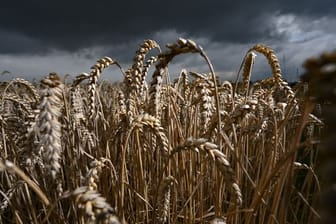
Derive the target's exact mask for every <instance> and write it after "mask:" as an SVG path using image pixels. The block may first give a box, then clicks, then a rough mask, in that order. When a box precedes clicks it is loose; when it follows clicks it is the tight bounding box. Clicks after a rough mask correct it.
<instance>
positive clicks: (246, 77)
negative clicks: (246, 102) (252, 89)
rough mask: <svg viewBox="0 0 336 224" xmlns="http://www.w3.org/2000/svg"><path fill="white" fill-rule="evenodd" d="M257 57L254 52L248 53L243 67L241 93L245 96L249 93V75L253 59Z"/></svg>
mask: <svg viewBox="0 0 336 224" xmlns="http://www.w3.org/2000/svg"><path fill="white" fill-rule="evenodd" d="M256 56H257V55H256V54H255V53H254V52H248V53H247V55H246V57H245V61H244V65H243V88H242V93H243V94H245V95H246V96H247V94H248V92H249V85H250V79H251V73H252V68H253V64H254V61H255V57H256Z"/></svg>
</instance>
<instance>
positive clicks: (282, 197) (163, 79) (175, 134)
mask: <svg viewBox="0 0 336 224" xmlns="http://www.w3.org/2000/svg"><path fill="white" fill-rule="evenodd" d="M149 52H150V53H151V55H154V56H151V57H149V56H148V53H149ZM187 53H194V54H199V55H201V56H202V57H203V58H204V63H206V64H208V65H209V72H208V73H198V72H197V71H187V70H182V71H181V72H180V74H178V75H177V76H178V78H177V79H175V80H172V79H171V76H170V75H169V72H168V65H169V63H170V62H171V61H172V60H173V59H174V57H176V56H178V55H180V54H187ZM256 55H258V57H266V59H267V60H268V62H269V65H270V68H271V70H272V76H271V77H268V78H266V79H264V80H261V81H257V82H251V81H250V79H251V74H252V75H253V64H254V61H255V60H257V58H256ZM146 56H147V57H146ZM335 58H336V56H335V55H332V54H330V55H324V56H321V58H319V59H314V60H309V61H307V62H306V64H305V66H306V74H305V75H304V76H303V79H302V80H303V81H300V82H298V83H297V84H296V85H295V86H289V85H288V83H287V82H286V81H285V80H284V79H283V78H282V75H281V69H280V64H279V61H278V59H277V57H276V55H275V53H274V52H273V50H272V49H271V48H269V47H267V46H264V45H255V46H253V47H252V48H251V49H249V50H248V51H247V53H246V56H245V58H244V60H243V62H242V66H241V68H240V70H239V72H237V73H238V75H237V81H236V82H229V81H225V80H220V79H219V78H217V76H216V74H215V71H214V69H213V67H212V64H211V61H210V59H209V58H208V57H207V55H206V52H205V51H204V50H203V49H202V48H201V47H200V46H199V45H197V44H196V43H194V42H193V41H191V40H185V39H182V38H180V39H179V40H178V41H177V42H176V43H174V44H169V45H167V46H166V48H165V49H164V50H163V51H161V49H160V46H159V45H158V44H157V43H156V42H155V41H153V40H146V41H144V42H143V43H142V44H141V45H140V47H139V49H138V50H137V51H136V53H135V56H134V60H133V64H132V66H131V67H130V68H129V69H127V70H124V69H123V68H122V66H121V65H120V64H119V63H118V62H117V61H116V60H114V59H112V58H110V57H104V58H101V59H99V60H98V61H97V63H96V64H94V65H93V66H92V67H91V71H89V72H88V73H82V74H79V75H78V76H77V77H76V78H75V79H74V80H71V81H69V78H68V79H67V82H65V81H64V80H63V79H62V78H60V77H59V76H58V75H57V74H56V73H51V74H49V75H48V76H47V77H45V78H44V79H43V80H41V82H40V84H39V85H33V84H32V83H30V82H28V81H26V80H23V79H20V78H16V79H13V80H12V81H11V82H8V83H3V84H2V85H1V105H0V122H1V123H0V124H1V135H0V171H1V172H0V222H1V223H69V224H71V223H115V224H116V223H222V224H223V223H234V224H241V223H246V224H254V223H256V224H257V223H274V224H276V223H281V224H284V223H292V224H293V223H318V222H320V221H321V209H320V206H319V204H320V201H321V200H320V195H321V187H323V186H321V185H322V184H321V183H323V182H322V181H321V172H320V167H321V166H320V165H321V160H320V159H319V158H320V155H319V154H320V151H321V150H320V148H321V146H320V139H321V135H322V133H323V132H324V129H325V128H324V119H323V115H325V116H326V117H328V116H329V118H330V119H329V120H330V124H332V122H334V123H335V121H333V118H332V114H333V113H332V111H335V110H334V109H333V105H334V104H333V101H334V98H333V97H332V96H334V95H335V91H334V87H333V86H335V82H336V79H335V78H332V75H331V74H335V67H332V68H331V69H325V68H324V66H325V65H328V64H330V65H335V62H336V60H335ZM109 66H118V67H119V68H120V72H121V73H122V74H123V76H124V81H123V82H122V83H118V84H112V83H109V82H100V81H99V77H100V75H101V73H103V72H104V69H106V68H107V67H109ZM151 66H153V68H152V69H151V70H150V67H151ZM83 69H84V70H85V69H87V68H83ZM149 71H153V72H152V75H151V77H150V76H149V77H147V73H149ZM106 72H108V71H106ZM319 75H320V76H319ZM319 77H323V78H319ZM328 77H329V78H328ZM146 80H150V81H149V82H148V83H147V81H146ZM333 80H335V81H333ZM321 86H324V87H323V88H321ZM333 91H334V92H333ZM333 94H334V95H333ZM328 96H329V98H328ZM330 96H331V97H330ZM321 102H324V104H326V106H324V104H323V103H321ZM325 110H326V112H324V111H325ZM328 133H330V135H329V138H330V139H332V136H333V135H332V130H331V129H330V130H329V132H328ZM326 138H327V139H328V135H327V136H326ZM327 148H328V147H327ZM330 158H331V157H330ZM327 162H328V161H326V163H327ZM330 170H332V169H329V171H330ZM334 170H335V169H334ZM328 181H329V182H332V181H333V179H332V178H330V180H326V182H325V183H326V184H325V185H326V186H328V183H329V182H328ZM329 195H330V194H329ZM326 204H327V203H326ZM327 207H328V206H327ZM323 211H324V213H325V214H329V213H328V211H329V210H328V208H326V209H324V210H323Z"/></svg>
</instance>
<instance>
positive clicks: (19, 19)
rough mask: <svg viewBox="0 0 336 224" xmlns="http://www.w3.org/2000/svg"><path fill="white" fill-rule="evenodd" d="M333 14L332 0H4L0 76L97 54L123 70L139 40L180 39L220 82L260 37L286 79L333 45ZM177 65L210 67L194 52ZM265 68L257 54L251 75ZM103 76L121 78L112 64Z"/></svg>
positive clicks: (38, 73) (67, 64)
mask: <svg viewBox="0 0 336 224" xmlns="http://www.w3.org/2000/svg"><path fill="white" fill-rule="evenodd" d="M76 2H77V3H76ZM335 12H336V1H335V0H306V1H299V0H296V1H293V0H282V1H276V2H275V1H267V0H250V1H246V2H242V1H238V0H235V1H232V0H188V1H183V0H178V1H177V0H170V1H160V0H155V1H151V0H147V1H145V2H142V1H127V0H118V1H113V0H108V1H105V0H101V1H69V0H67V1H65V0H56V1H46V0H41V1H39V0H36V1H34V0H31V1H28V0H22V1H2V2H1V7H0V72H2V71H9V72H10V73H11V75H8V74H3V75H2V76H1V77H0V78H1V80H4V79H11V78H14V77H23V78H27V79H31V78H35V79H40V78H41V77H43V76H45V75H47V74H48V73H49V72H57V73H60V74H62V75H64V74H70V75H77V74H79V73H81V72H89V71H90V67H91V65H93V64H94V63H95V62H96V60H97V59H99V58H101V57H103V56H109V57H111V58H113V59H116V60H117V61H119V62H120V63H121V64H122V66H123V67H124V69H127V68H128V66H129V65H130V63H131V62H132V58H133V55H134V53H135V51H136V49H137V47H138V45H139V44H140V43H141V42H142V41H143V40H145V39H153V40H156V41H157V42H158V43H159V44H160V46H161V48H162V49H163V50H164V49H165V44H167V43H172V42H175V41H176V40H177V38H178V37H184V38H189V39H192V40H194V41H195V42H197V43H198V44H200V45H201V46H202V47H203V48H204V50H205V51H206V52H207V54H208V56H209V57H210V59H211V61H212V62H213V64H214V67H215V71H216V73H217V74H218V75H219V76H221V78H222V79H223V80H227V79H229V80H232V79H234V77H235V76H236V73H237V70H238V69H239V66H240V63H241V61H242V58H243V57H244V55H245V53H246V51H247V50H248V49H249V48H250V47H252V46H253V45H254V44H257V43H264V44H267V45H269V46H270V47H272V48H273V49H274V50H275V52H276V54H277V56H278V57H279V59H280V62H281V64H282V69H283V73H284V74H283V75H284V77H285V78H287V79H288V80H289V81H292V80H295V79H297V77H298V74H300V73H301V72H302V69H301V65H302V63H303V61H304V60H305V59H306V58H307V57H311V56H317V55H319V54H320V53H322V52H323V51H331V50H333V49H336V13H335ZM182 68H186V69H187V70H190V71H198V72H208V68H207V66H206V64H205V63H204V61H203V60H202V59H201V58H200V57H199V56H197V55H186V56H180V57H178V58H176V60H174V61H173V63H172V64H170V67H169V71H170V73H171V74H172V75H174V74H177V73H178V72H179V70H180V69H182ZM269 74H270V69H269V68H268V65H267V62H266V60H265V59H264V58H263V56H262V55H258V56H257V58H256V65H255V69H254V73H253V76H254V78H255V79H260V78H263V77H265V76H268V75H269ZM102 77H103V78H108V77H113V78H112V79H113V80H120V79H122V76H121V75H120V72H118V70H117V69H115V68H111V69H109V70H108V71H106V73H103V76H102Z"/></svg>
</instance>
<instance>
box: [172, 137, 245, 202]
mask: <svg viewBox="0 0 336 224" xmlns="http://www.w3.org/2000/svg"><path fill="white" fill-rule="evenodd" d="M183 150H192V151H195V152H197V153H199V152H200V153H205V154H206V155H207V156H209V157H210V158H211V159H212V161H214V162H215V163H216V166H217V168H218V169H219V170H220V171H221V173H222V174H223V177H224V180H225V182H226V184H227V185H228V186H231V187H232V189H233V191H234V193H235V196H236V203H237V205H241V204H242V202H243V199H242V193H241V190H240V188H239V185H238V183H237V178H236V176H235V173H234V170H233V169H232V167H231V165H230V163H229V161H228V160H227V158H226V156H225V154H224V153H223V152H221V151H220V149H219V148H218V145H216V144H214V143H211V142H208V140H207V139H205V138H199V139H193V138H188V139H187V140H186V142H185V143H184V144H183V145H180V146H178V147H177V148H176V149H174V150H173V151H172V152H171V154H170V157H172V156H173V155H174V154H175V153H177V152H181V151H183Z"/></svg>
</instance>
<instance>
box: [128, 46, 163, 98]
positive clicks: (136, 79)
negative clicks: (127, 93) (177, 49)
mask: <svg viewBox="0 0 336 224" xmlns="http://www.w3.org/2000/svg"><path fill="white" fill-rule="evenodd" d="M152 49H157V50H158V51H159V52H161V49H160V46H159V45H158V44H157V43H156V42H155V41H154V40H145V41H144V42H143V43H142V44H141V45H140V47H139V49H138V50H137V51H136V53H135V56H134V58H133V64H132V66H131V68H130V69H129V70H128V71H127V73H126V77H125V79H126V80H125V81H126V84H127V88H129V89H134V91H135V93H136V94H138V93H139V92H140V90H141V88H142V84H143V79H144V78H145V77H144V75H145V74H146V72H145V73H144V72H143V66H144V62H145V57H146V55H147V54H148V53H149V51H151V50H152ZM154 58H155V57H154ZM155 61H156V60H155V59H153V58H151V60H150V61H149V62H148V63H147V71H148V68H149V66H150V65H151V63H153V62H155Z"/></svg>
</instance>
